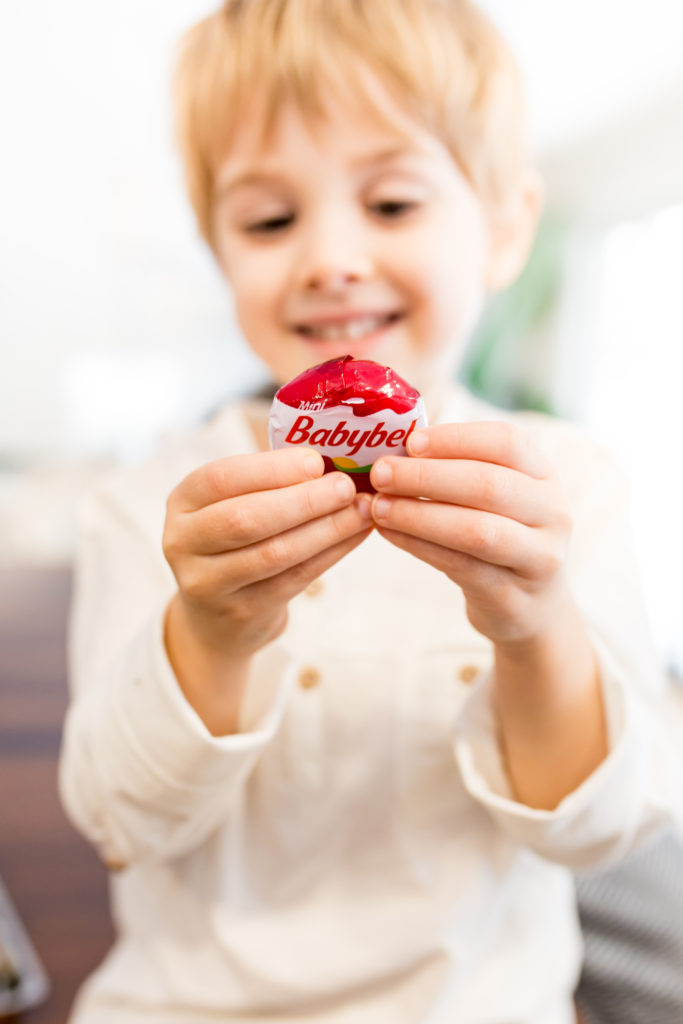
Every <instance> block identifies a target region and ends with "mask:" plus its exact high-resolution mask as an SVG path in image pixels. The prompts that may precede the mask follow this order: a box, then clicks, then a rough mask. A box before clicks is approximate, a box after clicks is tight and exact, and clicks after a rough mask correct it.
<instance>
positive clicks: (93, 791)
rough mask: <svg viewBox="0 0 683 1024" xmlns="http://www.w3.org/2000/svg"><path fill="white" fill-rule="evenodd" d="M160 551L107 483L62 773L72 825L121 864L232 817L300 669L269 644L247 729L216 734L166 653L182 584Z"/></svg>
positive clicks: (88, 574) (98, 502)
mask: <svg viewBox="0 0 683 1024" xmlns="http://www.w3.org/2000/svg"><path fill="white" fill-rule="evenodd" d="M162 504H163V503H162ZM156 526H158V537H159V538H160V537H161V525H160V524H156V525H155V526H153V527H152V534H154V532H156ZM159 548H160V540H157V543H156V545H155V544H154V543H153V542H152V538H151V537H150V536H148V530H147V529H146V528H145V524H144V522H142V521H138V520H137V519H136V517H135V516H134V515H133V513H132V511H131V509H130V507H128V508H127V507H126V503H125V502H122V501H120V500H118V498H117V496H116V492H115V491H112V490H109V489H106V488H105V489H102V490H101V491H100V492H99V493H98V494H97V495H96V496H94V497H93V498H92V500H91V501H90V503H89V504H88V505H87V506H86V508H85V510H84V515H83V522H82V530H81V542H80V545H79V552H78V557H77V565H76V574H75V576H76V579H75V594H74V601H73V605H72V615H71V626H70V682H71V688H72V701H71V706H70V708H69V711H68V714H67V718H66V722H65V728H64V738H63V744H62V752H61V758H60V773H59V782H60V792H61V797H62V801H63V803H64V806H65V808H66V810H67V813H68V814H69V816H70V817H71V819H72V821H73V822H74V824H75V825H76V827H77V828H79V829H80V830H81V831H82V832H83V833H84V834H85V835H86V837H88V838H89V839H90V840H91V841H92V842H93V843H94V844H95V845H96V846H97V847H98V849H99V851H100V853H101V855H102V857H103V858H104V860H105V861H106V862H108V863H109V864H110V865H111V866H117V867H123V866H125V865H127V864H129V863H131V862H132V861H134V860H137V859H140V858H145V857H152V858H157V857H159V858H171V857H175V856H179V855H182V854H184V853H186V852H188V851H189V850H190V849H193V848H195V847H196V846H198V845H199V844H201V843H202V842H203V840H204V839H205V838H206V837H207V835H209V834H210V833H211V832H212V831H213V830H214V829H215V828H216V827H218V826H219V825H220V824H221V822H222V821H224V820H225V818H226V816H227V815H229V814H230V810H231V807H232V806H233V805H234V803H235V801H236V800H238V799H239V797H240V793H241V791H242V789H243V787H244V786H245V783H246V780H247V779H248V777H249V775H250V772H251V771H252V769H253V768H254V765H255V764H256V762H257V760H258V758H259V755H260V754H261V752H262V751H263V750H264V749H265V747H266V746H267V745H268V744H269V743H270V741H271V740H272V739H273V737H274V735H275V733H276V732H277V729H278V726H279V723H280V721H281V718H282V715H283V712H284V707H285V704H286V698H287V693H288V689H289V685H290V680H291V677H292V673H293V668H292V665H291V662H290V658H289V656H288V655H287V654H286V653H285V652H284V651H283V650H282V649H281V648H280V647H279V646H278V645H277V644H272V645H269V646H268V647H266V648H264V649H263V650H262V651H261V652H259V654H257V655H256V657H255V658H254V661H253V664H252V670H251V675H250V678H249V681H248V686H247V692H246V696H245V699H244V701H243V705H242V709H241V716H240V731H239V733H237V734H234V735H230V736H223V737H215V736H212V735H211V733H210V732H209V731H208V729H207V728H206V727H205V725H204V723H203V722H202V720H201V719H200V718H199V716H198V715H197V714H196V713H195V711H194V710H193V708H192V707H191V705H190V704H189V703H188V702H187V700H186V699H185V697H184V695H183V693H182V691H181V689H180V686H179V685H178V682H177V680H176V678H175V675H174V673H173V670H172V668H171V665H170V663H169V661H168V658H167V656H166V651H165V645H164V641H163V621H164V614H165V609H166V606H167V603H168V600H169V598H170V596H171V594H172V593H173V590H174V583H173V578H172V575H171V574H170V570H168V567H167V566H166V565H165V562H164V561H163V558H162V557H161V555H160V554H159V555H157V550H158V549H159Z"/></svg>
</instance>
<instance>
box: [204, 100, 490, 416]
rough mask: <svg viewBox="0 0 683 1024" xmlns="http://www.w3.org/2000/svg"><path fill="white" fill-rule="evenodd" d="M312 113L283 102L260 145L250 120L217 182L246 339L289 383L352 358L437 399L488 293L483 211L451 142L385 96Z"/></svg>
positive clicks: (223, 252) (227, 268)
mask: <svg viewBox="0 0 683 1024" xmlns="http://www.w3.org/2000/svg"><path fill="white" fill-rule="evenodd" d="M384 102H385V103H386V106H387V110H389V111H390V113H391V115H392V117H393V119H394V123H395V125H396V126H395V127H393V126H390V125H389V124H385V123H384V121H383V120H380V118H379V117H378V116H377V115H376V114H373V113H372V112H371V111H370V110H369V109H368V110H366V109H364V108H363V107H361V106H360V105H359V104H352V103H351V102H350V101H349V103H341V102H336V103H334V104H330V106H329V115H328V116H327V117H326V118H325V120H320V121H316V122H314V123H313V122H310V121H307V120H306V119H305V118H304V117H303V116H302V115H301V113H300V112H299V111H298V109H297V108H296V106H295V105H294V104H293V103H285V104H284V105H283V107H282V109H281V112H280V114H279V116H278V119H277V122H276V126H275V130H274V132H273V135H272V137H271V138H270V140H269V142H268V143H267V144H266V145H265V146H263V145H261V144H260V143H259V136H258V134H257V132H256V131H255V129H254V127H251V125H255V124H257V121H256V117H254V118H253V119H252V120H251V121H250V120H249V118H248V117H246V116H245V118H244V126H243V127H241V128H240V130H239V131H238V133H237V135H236V138H235V141H234V144H233V145H232V146H231V148H230V152H229V154H228V155H227V157H226V158H225V160H224V162H223V164H222V165H221V167H220V169H219V173H218V175H217V180H216V196H217V198H216V205H215V210H214V232H215V236H214V237H215V240H216V250H217V254H218V258H219V261H220V264H221V266H222V269H223V271H224V273H225V275H226V277H227V279H228V281H229V282H230V285H231V287H232V290H233V293H234V299H235V307H236V313H237V316H238V319H239V322H240V325H241V328H242V330H243V332H244V334H245V336H246V339H247V341H248V342H249V345H250V346H251V348H252V349H253V350H254V352H256V354H257V355H258V356H260V357H261V359H263V361H264V362H265V363H266V364H267V365H268V367H269V368H270V370H271V372H272V374H273V376H274V378H275V380H276V381H277V382H278V383H283V382H285V381H287V380H289V379H290V378H292V377H294V376H295V375H296V374H298V373H300V372H302V371H303V370H304V369H306V368H307V367H309V366H312V365H314V364H317V363H321V362H323V361H325V360H327V359H332V358H334V357H336V356H340V355H344V354H347V353H348V354H350V355H352V356H355V357H356V358H360V359H372V360H375V361H377V362H379V363H382V364H386V365H389V366H391V367H392V368H393V369H394V370H396V371H397V372H398V373H399V374H401V376H403V377H405V378H406V380H408V381H409V382H410V383H411V384H413V385H414V386H415V387H417V388H418V389H419V390H420V391H422V393H423V394H424V395H425V398H426V400H427V401H428V404H431V402H436V401H437V400H438V396H439V394H440V392H441V391H442V390H443V387H444V386H445V384H446V383H447V382H448V380H450V379H451V377H452V373H453V370H454V367H455V365H456V364H457V361H458V360H459V358H460V356H461V354H462V350H463V346H464V343H465V341H466V339H467V336H468V333H469V332H470V330H471V328H472V326H473V324H474V322H475V320H476V318H477V315H478V314H479V311H480V309H481V305H482V301H483V298H484V294H485V282H486V278H487V264H488V259H489V244H488V231H487V222H486V218H485V214H484V209H483V206H482V204H481V202H480V201H479V199H478V197H477V195H476V194H475V192H474V190H473V188H472V187H471V185H470V184H469V183H468V181H467V179H466V178H465V177H464V175H463V174H462V172H461V171H460V169H459V167H458V165H457V164H456V163H455V161H454V160H453V158H452V157H451V155H450V153H449V152H448V150H447V149H446V148H445V146H444V145H442V143H441V142H440V141H439V140H438V139H437V138H435V137H434V136H433V135H431V134H429V133H428V132H427V131H425V130H423V129H421V128H420V127H419V126H418V125H416V124H415V123H414V122H412V121H408V120H407V119H406V118H405V117H403V116H402V115H401V112H400V111H399V110H398V109H397V108H396V107H394V106H393V104H392V101H390V100H389V99H388V97H386V96H385V97H384Z"/></svg>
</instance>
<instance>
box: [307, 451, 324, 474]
mask: <svg viewBox="0 0 683 1024" xmlns="http://www.w3.org/2000/svg"><path fill="white" fill-rule="evenodd" d="M321 462H322V459H321V458H320V456H319V455H316V454H315V452H311V453H310V454H309V455H306V457H305V458H304V473H305V474H306V476H310V477H314V476H320V471H321V469H322V466H321Z"/></svg>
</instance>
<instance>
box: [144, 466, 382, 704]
mask: <svg viewBox="0 0 683 1024" xmlns="http://www.w3.org/2000/svg"><path fill="white" fill-rule="evenodd" d="M323 468H324V467H323V460H322V458H321V456H320V455H319V454H318V453H317V452H314V451H312V450H310V449H304V450H301V449H296V448H283V449H280V450H278V451H272V452H262V453H258V454H255V455H236V456H232V457H229V458H225V459H220V460H218V461H216V462H211V463H208V464H207V465H205V466H202V467H201V468H200V469H197V470H195V471H194V472H192V473H190V474H189V476H187V477H186V478H185V479H184V480H183V481H182V482H181V483H180V484H179V485H178V486H177V487H176V488H175V490H174V491H173V492H172V493H171V495H170V497H169V499H168V502H167V508H166V523H165V526H164V534H163V551H164V555H165V557H166V560H167V561H168V563H169V565H170V566H171V569H172V570H173V574H174V576H175V578H176V581H177V583H178V592H177V594H176V595H175V597H174V598H173V600H172V601H171V604H170V606H169V610H168V615H167V621H166V646H167V650H168V654H169V658H170V660H171V664H172V665H173V668H174V670H175V671H176V674H177V676H178V679H179V682H180V684H181V686H182V687H183V689H185V688H186V685H188V686H189V685H190V682H189V677H190V676H191V675H193V674H194V672H193V669H198V670H201V671H202V673H203V677H204V678H206V676H207V673H208V675H209V676H211V675H213V674H214V673H213V672H212V671H210V668H211V667H215V669H216V675H217V676H220V677H222V678H223V679H224V678H225V668H226V666H232V667H233V668H234V669H235V670H237V669H238V668H240V667H241V668H244V666H246V664H247V663H248V661H249V659H250V658H251V655H252V654H254V653H255V652H256V651H257V650H258V649H259V648H261V647H263V646H264V645H265V644H267V643H268V642H269V641H270V640H272V639H274V638H275V637H276V636H278V635H279V634H280V633H281V632H282V630H283V629H284V626H285V624H286V621H287V604H288V602H289V601H290V600H291V599H292V598H293V597H294V596H295V595H296V594H298V593H299V592H300V591H302V590H304V589H305V588H306V587H307V586H308V585H309V583H311V582H312V581H313V580H314V579H315V578H316V577H318V576H319V575H320V574H321V573H323V572H325V570H327V569H329V568H330V567H331V566H332V565H334V564H335V563H336V562H338V561H339V560H340V559H341V558H343V556H344V555H346V554H347V553H348V552H349V551H351V550H352V549H353V548H355V547H357V546H358V545H359V544H360V543H361V542H362V541H363V540H364V539H365V537H366V536H367V535H368V534H369V533H370V532H371V529H372V522H371V520H370V511H369V506H370V500H369V496H367V495H358V496H356V490H355V487H354V485H353V481H352V480H351V479H350V478H349V477H348V476H346V475H345V474H343V473H330V474H327V475H325V476H323ZM237 674H239V672H237Z"/></svg>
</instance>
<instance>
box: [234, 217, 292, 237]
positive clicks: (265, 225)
mask: <svg viewBox="0 0 683 1024" xmlns="http://www.w3.org/2000/svg"><path fill="white" fill-rule="evenodd" d="M293 223H294V214H293V213H283V214H280V215H279V216H278V217H266V218H265V220H257V221H254V222H253V223H252V224H247V225H246V227H245V231H246V232H247V234H250V235H273V234H276V233H277V232H278V231H284V229H285V228H288V227H289V226H290V224H293Z"/></svg>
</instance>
